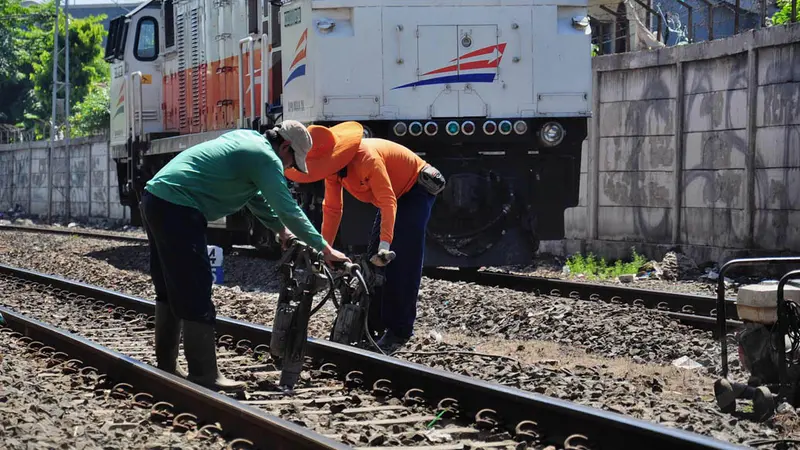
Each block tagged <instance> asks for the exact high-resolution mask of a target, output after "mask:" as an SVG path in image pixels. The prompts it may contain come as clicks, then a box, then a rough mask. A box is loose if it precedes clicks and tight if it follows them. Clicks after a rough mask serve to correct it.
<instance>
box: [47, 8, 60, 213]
mask: <svg viewBox="0 0 800 450" xmlns="http://www.w3.org/2000/svg"><path fill="white" fill-rule="evenodd" d="M55 3H56V15H55V19H54V23H53V112H52V118H51V120H52V122H51V123H50V148H49V149H48V151H47V222H48V223H51V222H52V220H53V146H54V145H55V139H56V108H57V106H56V102H57V101H58V95H57V92H58V2H55Z"/></svg>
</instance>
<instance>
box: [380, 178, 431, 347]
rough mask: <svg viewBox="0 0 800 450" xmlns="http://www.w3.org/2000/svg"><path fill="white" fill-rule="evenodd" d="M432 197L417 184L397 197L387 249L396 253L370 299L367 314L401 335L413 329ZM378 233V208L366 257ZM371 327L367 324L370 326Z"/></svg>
mask: <svg viewBox="0 0 800 450" xmlns="http://www.w3.org/2000/svg"><path fill="white" fill-rule="evenodd" d="M435 199H436V197H435V196H433V195H432V194H431V193H429V192H428V191H426V190H425V188H423V187H422V186H420V185H419V184H416V185H414V187H413V188H411V190H410V191H408V192H406V193H405V194H403V195H402V196H400V198H398V199H397V215H396V216H395V222H394V238H393V239H392V245H391V250H392V251H394V252H395V253H396V255H397V256H396V257H395V259H394V260H393V261H392V262H390V263H389V264H388V265H387V266H386V272H385V275H386V282H385V283H384V285H383V288H382V289H381V292H377V293H376V294H377V296H376V297H377V298H376V299H375V300H378V299H380V301H379V302H376V301H373V302H372V303H371V304H370V316H371V317H373V318H377V317H380V320H381V322H382V324H381V325H382V326H385V327H386V328H387V329H388V330H390V331H392V333H394V334H395V335H396V336H398V337H401V338H406V337H411V334H412V332H413V331H414V320H415V319H416V318H417V296H418V295H419V284H420V281H421V279H422V263H423V260H424V259H425V230H426V228H427V227H428V220H429V219H430V217H431V209H432V208H433V202H434V200H435ZM380 233H381V213H380V211H379V212H378V214H377V216H376V217H375V222H374V223H373V225H372V235H371V237H370V245H369V250H368V252H369V253H368V256H369V257H372V255H374V254H375V253H377V251H378V243H379V242H380ZM376 303H377V304H376ZM373 308H376V309H377V308H379V309H380V312H378V311H374V312H373ZM378 314H379V315H378ZM371 322H372V321H371ZM372 323H373V324H374V323H375V322H372ZM372 326H373V325H370V328H372ZM372 331H381V330H372Z"/></svg>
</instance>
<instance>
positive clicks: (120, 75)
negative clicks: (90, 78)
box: [105, 16, 129, 146]
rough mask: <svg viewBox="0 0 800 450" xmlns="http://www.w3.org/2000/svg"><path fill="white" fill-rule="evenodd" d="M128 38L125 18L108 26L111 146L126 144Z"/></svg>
mask: <svg viewBox="0 0 800 450" xmlns="http://www.w3.org/2000/svg"><path fill="white" fill-rule="evenodd" d="M127 36H128V22H127V20H126V17H125V16H119V17H117V18H115V19H113V20H112V21H111V23H110V24H109V26H108V37H107V38H106V52H105V60H106V61H108V63H109V64H110V66H111V89H110V91H109V99H110V115H111V117H110V119H111V120H110V132H111V136H110V140H111V145H112V146H124V145H125V144H126V143H127V142H128V135H129V131H128V114H126V113H125V97H126V95H125V91H126V90H127V88H128V85H127V83H126V82H125V80H126V79H127V77H126V76H125V74H126V71H125V61H124V56H125V43H126V42H127Z"/></svg>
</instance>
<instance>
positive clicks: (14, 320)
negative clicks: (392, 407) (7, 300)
mask: <svg viewBox="0 0 800 450" xmlns="http://www.w3.org/2000/svg"><path fill="white" fill-rule="evenodd" d="M0 315H2V316H3V318H4V319H5V322H6V326H7V327H8V328H10V329H11V330H12V331H13V332H12V333H11V335H10V337H12V338H14V337H21V336H24V337H23V339H26V342H29V343H28V347H29V348H30V349H31V350H32V351H36V352H39V353H40V354H42V355H44V354H45V352H43V350H45V347H47V350H49V351H50V352H49V353H50V355H49V356H50V357H59V356H60V357H61V358H62V359H64V360H65V361H66V363H69V366H70V367H71V368H72V369H73V370H81V371H84V370H92V371H94V372H100V373H102V374H104V375H105V376H106V377H107V378H108V379H111V380H114V383H116V384H115V385H114V388H113V389H112V390H113V391H114V392H115V393H116V394H117V395H124V396H126V397H133V398H134V402H135V404H136V405H139V406H140V407H150V408H151V414H163V413H164V412H163V410H162V408H167V409H170V410H171V409H173V408H174V409H179V410H183V411H189V412H191V413H183V414H178V415H176V416H175V418H174V420H175V421H178V422H180V420H182V419H181V417H183V418H184V419H187V420H188V419H192V418H194V419H201V420H202V421H203V422H205V423H207V424H209V425H208V426H212V427H213V428H215V429H216V432H220V431H221V432H222V434H223V435H227V436H230V437H236V438H239V439H241V438H244V439H247V440H248V441H250V442H248V444H250V443H252V444H254V445H256V446H258V447H260V448H279V449H286V450H291V449H347V448H349V447H348V446H345V445H342V444H341V443H338V442H336V441H334V440H332V439H329V438H326V437H324V436H322V435H319V434H317V433H314V432H312V431H311V430H309V429H307V428H304V427H301V426H300V425H297V424H294V423H292V422H289V421H286V420H283V419H280V418H277V417H274V416H270V415H268V414H266V413H264V412H263V411H260V410H258V409H256V408H253V407H251V406H247V405H244V404H242V403H240V402H237V401H236V400H233V399H231V398H229V397H226V396H225V395H222V394H219V393H216V392H214V391H212V390H209V389H206V388H204V387H202V386H199V385H197V384H194V383H191V382H189V381H186V380H184V379H183V378H180V377H177V376H175V375H171V374H169V373H167V372H164V371H161V370H159V369H156V368H155V367H153V366H150V365H148V364H145V363H143V362H141V361H138V360H136V359H133V358H130V357H128V356H126V355H123V354H121V353H118V352H115V351H113V350H111V349H108V348H106V347H103V346H101V345H98V344H96V343H94V342H92V341H89V340H87V339H84V338H82V337H80V336H78V335H75V334H72V333H69V332H67V331H65V330H62V329H59V328H56V327H54V326H51V325H48V324H46V323H44V322H40V321H38V320H34V319H31V318H28V317H26V316H24V315H22V314H18V313H16V312H14V311H12V310H11V309H8V308H5V307H2V306H0ZM15 333H16V334H15ZM70 358H71V359H70ZM81 366H83V367H81ZM81 373H84V372H81ZM134 389H135V390H138V391H139V392H138V393H136V394H134V393H133V392H132V391H133V390H134ZM154 399H158V400H159V402H157V403H154ZM163 402H168V403H167V404H165V403H163ZM192 413H194V414H192ZM215 422H217V423H219V424H220V425H221V427H217V426H215V425H213V424H214V423H215ZM220 428H221V429H220Z"/></svg>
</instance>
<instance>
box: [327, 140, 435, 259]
mask: <svg viewBox="0 0 800 450" xmlns="http://www.w3.org/2000/svg"><path fill="white" fill-rule="evenodd" d="M425 164H426V162H425V161H424V160H423V159H422V158H420V157H419V156H417V155H416V154H415V153H414V152H412V151H411V150H409V149H407V148H406V147H404V146H402V145H400V144H397V143H394V142H392V141H388V140H385V139H377V138H373V139H362V140H361V146H360V147H359V149H358V151H357V152H356V154H355V156H353V159H352V160H351V161H350V162H349V163H348V164H347V176H346V177H345V178H340V177H339V175H338V174H333V175H329V176H328V177H327V178H325V199H324V200H323V201H322V213H323V215H322V236H323V238H324V239H325V240H326V241H327V242H333V240H334V238H336V233H337V232H338V231H339V223H340V222H341V220H342V212H343V209H342V187H344V188H345V189H347V192H349V193H350V195H352V196H353V197H355V198H356V199H358V200H360V201H362V202H365V203H371V204H373V205H375V206H376V207H377V208H379V209H380V212H381V237H380V239H381V241H386V242H388V243H390V244H391V243H392V239H393V238H394V221H395V215H396V214H397V198H398V197H400V196H401V195H403V194H405V193H406V192H408V191H409V190H410V189H411V188H412V187H414V184H415V183H416V182H417V177H418V176H419V172H420V171H421V170H422V168H423V167H425Z"/></svg>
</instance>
